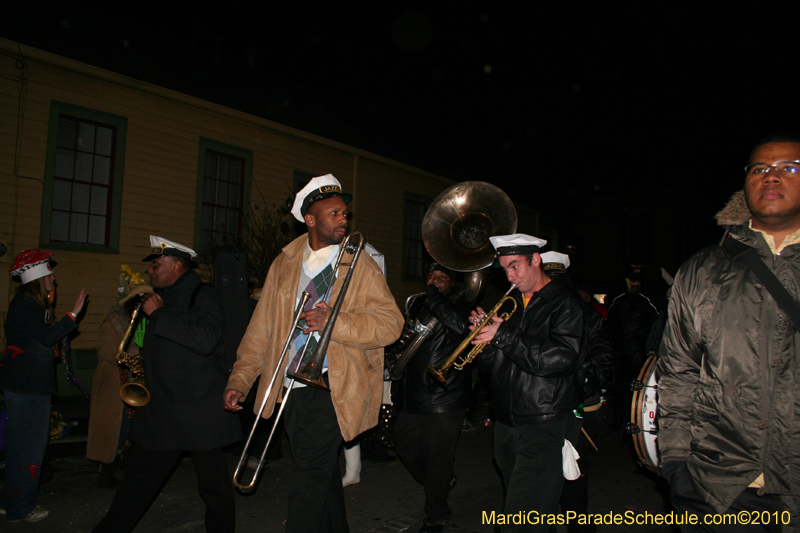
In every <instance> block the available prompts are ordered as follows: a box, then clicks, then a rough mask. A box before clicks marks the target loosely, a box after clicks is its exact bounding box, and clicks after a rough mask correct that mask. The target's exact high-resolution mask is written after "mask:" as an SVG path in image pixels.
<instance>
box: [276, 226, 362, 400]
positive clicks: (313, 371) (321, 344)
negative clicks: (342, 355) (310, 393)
mask: <svg viewBox="0 0 800 533" xmlns="http://www.w3.org/2000/svg"><path fill="white" fill-rule="evenodd" d="M355 236H357V237H358V238H359V242H358V246H357V247H356V250H355V253H354V254H353V259H352V261H350V268H349V269H348V271H347V275H346V276H345V278H344V282H343V283H342V288H341V290H339V296H338V297H337V298H336V303H335V304H333V309H332V310H331V314H330V316H329V317H328V321H327V322H326V323H325V327H324V328H323V329H322V333H320V336H319V341H318V342H317V346H316V348H314V353H313V354H311V357H310V358H309V360H308V362H306V364H305V365H303V368H301V369H300V370H298V371H296V372H292V373H291V374H288V376H289V377H290V378H292V379H296V380H297V381H299V382H300V383H303V384H305V385H310V386H311V387H316V388H318V389H322V390H330V389H329V388H328V386H327V385H325V380H324V379H323V378H322V365H323V363H324V361H325V354H327V353H328V344H329V343H330V341H331V334H332V333H333V327H334V325H336V318H337V317H338V316H339V309H341V307H342V303H343V302H344V298H345V296H346V295H347V289H348V287H349V286H350V278H352V277H353V272H354V271H355V269H356V263H357V262H358V258H359V257H360V256H361V251H362V250H363V249H364V246H365V245H366V244H367V238H366V236H364V234H363V233H361V232H360V231H354V232H352V233H351V234H350V235H348V236H347V239H345V241H344V242H343V243H342V248H341V250H339V257H338V258H337V259H336V266H335V267H334V269H333V272H334V273H338V272H339V266H340V265H341V264H342V258H343V257H344V252H345V249H346V248H347V247H348V245H349V244H350V239H352V238H353V237H355ZM334 279H335V278H334ZM331 287H333V284H331Z"/></svg>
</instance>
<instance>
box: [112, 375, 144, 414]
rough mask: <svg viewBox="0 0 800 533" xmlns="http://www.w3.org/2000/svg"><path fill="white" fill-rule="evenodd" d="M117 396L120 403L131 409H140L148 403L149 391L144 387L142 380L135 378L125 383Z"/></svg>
mask: <svg viewBox="0 0 800 533" xmlns="http://www.w3.org/2000/svg"><path fill="white" fill-rule="evenodd" d="M119 396H120V398H122V401H123V402H125V403H126V404H128V405H130V406H131V407H141V406H143V405H147V402H149V401H150V391H148V390H147V387H145V386H144V378H143V377H141V378H136V379H135V380H134V381H131V382H130V383H126V384H125V385H123V386H122V388H121V389H119Z"/></svg>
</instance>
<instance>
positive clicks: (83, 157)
mask: <svg viewBox="0 0 800 533" xmlns="http://www.w3.org/2000/svg"><path fill="white" fill-rule="evenodd" d="M77 155H78V160H77V161H76V165H75V179H76V180H78V181H85V182H87V183H89V182H91V181H92V171H93V168H92V167H93V166H94V156H93V155H92V154H84V153H82V152H78V154H77Z"/></svg>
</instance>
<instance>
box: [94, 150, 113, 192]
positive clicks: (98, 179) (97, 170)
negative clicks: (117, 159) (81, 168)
mask: <svg viewBox="0 0 800 533" xmlns="http://www.w3.org/2000/svg"><path fill="white" fill-rule="evenodd" d="M110 175H111V158H110V157H105V156H102V155H96V156H94V182H95V183H100V184H102V185H108V178H109V176H110Z"/></svg>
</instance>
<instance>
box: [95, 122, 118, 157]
mask: <svg viewBox="0 0 800 533" xmlns="http://www.w3.org/2000/svg"><path fill="white" fill-rule="evenodd" d="M113 144H114V130H112V129H111V128H104V127H102V126H98V127H97V146H96V147H95V153H96V154H100V155H106V156H111V148H112V146H113Z"/></svg>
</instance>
